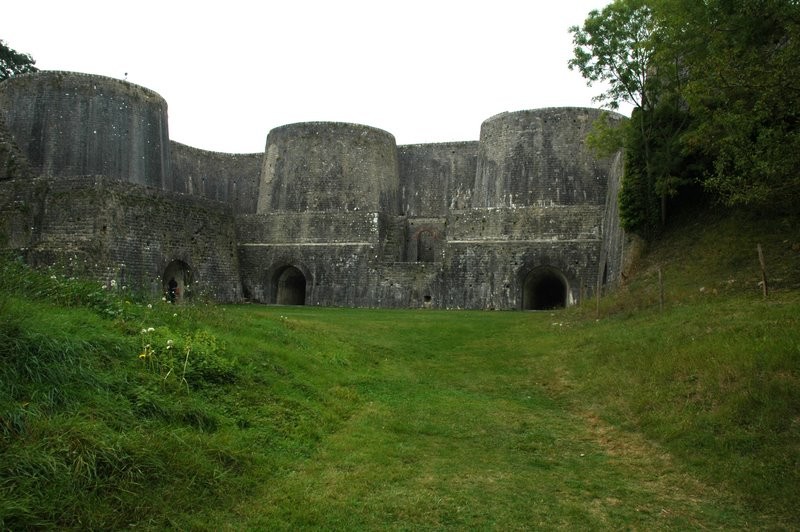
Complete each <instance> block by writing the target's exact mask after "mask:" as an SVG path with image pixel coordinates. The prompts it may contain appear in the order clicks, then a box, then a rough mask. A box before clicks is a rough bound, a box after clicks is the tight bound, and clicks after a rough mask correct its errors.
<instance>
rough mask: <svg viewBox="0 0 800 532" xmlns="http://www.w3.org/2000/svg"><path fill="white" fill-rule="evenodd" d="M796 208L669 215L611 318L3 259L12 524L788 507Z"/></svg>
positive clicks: (607, 308) (665, 514) (796, 348)
mask: <svg viewBox="0 0 800 532" xmlns="http://www.w3.org/2000/svg"><path fill="white" fill-rule="evenodd" d="M798 227H800V224H797V223H793V221H792V219H790V218H787V217H783V218H782V217H775V216H773V217H770V218H766V219H761V218H757V217H755V218H747V219H743V218H742V217H741V216H739V217H734V218H729V217H715V216H712V215H703V218H701V219H699V220H688V219H684V220H679V222H678V223H676V225H675V226H673V228H672V229H671V231H670V232H668V233H667V235H666V236H665V238H664V240H662V241H661V242H660V243H658V244H656V245H654V246H652V248H651V249H650V250H649V252H648V254H647V255H646V256H645V257H643V259H642V260H641V261H640V263H639V265H638V269H637V271H636V272H635V275H633V276H632V277H631V278H630V279H629V280H628V283H627V284H626V286H625V287H623V289H621V290H620V291H619V292H618V293H616V294H614V295H612V296H610V297H607V298H605V299H604V300H603V301H601V305H600V315H599V317H598V316H597V315H596V312H597V311H596V307H595V305H594V302H590V303H587V304H586V305H584V306H582V307H577V308H572V309H568V310H566V311H558V312H533V313H521V312H443V311H389V310H364V309H317V308H308V307H264V306H254V305H243V306H208V305H196V306H173V305H169V304H166V303H161V302H158V303H152V304H151V307H152V308H148V306H147V305H148V303H147V302H146V301H141V300H137V299H136V298H134V297H132V296H131V295H130V294H119V293H112V294H109V293H107V292H106V291H104V290H101V289H99V288H97V287H96V286H95V285H93V284H92V283H82V282H80V281H70V280H68V279H64V278H63V277H61V276H60V275H59V274H54V273H52V272H47V273H43V274H41V273H36V272H31V271H28V270H27V269H25V268H24V267H22V266H21V265H19V264H18V263H16V262H14V261H4V262H2V263H0V269H2V272H0V273H2V275H0V279H2V280H0V383H2V386H0V529H4V528H10V529H24V528H33V527H44V528H71V529H77V528H106V529H107V528H123V527H128V526H136V527H144V528H151V529H163V528H189V529H194V528H197V529H218V528H229V529H298V528H324V529H342V530H345V529H346V530H352V529H387V528H388V529H399V530H404V529H409V530H410V529H414V530H417V529H446V528H454V529H497V530H506V529H523V528H566V529H574V528H580V529H605V528H632V529H653V528H657V529H665V528H674V529H696V528H723V529H742V528H768V529H769V528H773V529H793V528H796V527H797V526H798V525H797V524H798V523H799V522H800V512H798V510H797V508H796V501H797V500H798V499H799V498H800V448H798V447H799V446H800V443H799V442H800V326H798V325H800V324H798V320H800V290H798V288H800V263H799V262H798V260H799V257H800V253H798V252H797V251H796V248H797V247H798V246H797V243H798V242H800V234H798ZM755 243H761V244H762V246H763V247H764V250H765V255H766V258H767V265H768V271H769V272H771V274H770V280H771V283H770V284H771V287H772V288H773V291H772V293H771V294H770V297H769V298H767V299H766V300H765V299H764V298H763V297H762V296H761V292H760V288H759V287H758V285H757V283H758V281H759V279H760V273H759V270H758V260H757V256H756V254H755ZM658 268H661V269H662V273H663V274H664V279H665V281H666V283H665V292H666V300H665V307H664V310H663V312H662V311H659V304H658V288H657V284H656V280H657V277H656V271H657V269H658ZM731 279H733V282H730V281H731ZM701 288H702V290H701ZM150 328H152V329H153V330H152V331H149V329H150ZM142 331H144V332H142ZM148 345H149V346H150V347H149V348H148V347H147V346H148ZM187 352H188V356H187Z"/></svg>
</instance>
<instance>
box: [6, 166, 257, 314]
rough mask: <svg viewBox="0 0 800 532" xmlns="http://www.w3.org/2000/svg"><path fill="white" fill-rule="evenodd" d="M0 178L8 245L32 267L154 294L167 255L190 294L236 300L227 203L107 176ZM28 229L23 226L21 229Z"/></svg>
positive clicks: (233, 242)
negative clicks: (179, 265)
mask: <svg viewBox="0 0 800 532" xmlns="http://www.w3.org/2000/svg"><path fill="white" fill-rule="evenodd" d="M22 185H23V184H22V183H20V181H19V180H14V181H6V182H0V202H2V203H0V214H2V219H4V220H6V221H8V220H11V224H12V225H13V229H12V231H11V233H12V235H14V236H13V238H12V241H11V242H10V245H9V246H8V247H11V248H15V249H20V250H21V251H22V252H23V253H24V254H25V255H26V256H27V257H28V259H29V261H30V262H31V263H33V264H36V265H46V264H52V263H58V265H59V266H62V267H67V268H68V269H70V270H74V271H76V272H81V273H84V274H86V275H89V276H92V277H94V278H96V279H98V281H100V282H103V283H109V282H110V281H111V280H115V281H116V282H117V284H118V286H123V285H124V286H129V287H131V288H133V289H136V290H142V291H144V292H147V293H150V294H152V295H154V296H160V295H161V293H162V275H163V272H164V270H165V269H166V267H167V265H168V264H169V263H170V262H172V261H173V260H181V261H183V262H185V263H186V264H188V265H189V267H190V268H191V271H192V277H193V279H194V280H195V281H196V283H195V285H194V286H192V292H193V293H194V294H195V295H205V296H208V297H210V298H213V299H215V300H218V301H239V300H241V285H240V281H239V267H238V256H237V253H236V240H235V239H236V233H235V229H234V224H233V213H232V212H231V210H230V208H228V207H227V206H225V205H223V204H220V203H217V202H211V201H208V200H204V199H202V198H195V197H192V196H188V195H184V194H174V193H165V192H163V191H160V190H157V189H153V188H148V187H131V186H130V185H127V184H125V183H123V182H120V181H118V180H115V179H111V178H108V177H102V176H98V177H71V178H58V179H46V178H39V179H36V180H33V181H27V182H25V183H24V186H22ZM28 228H30V229H28Z"/></svg>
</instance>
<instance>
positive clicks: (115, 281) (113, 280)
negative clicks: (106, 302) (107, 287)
mask: <svg viewBox="0 0 800 532" xmlns="http://www.w3.org/2000/svg"><path fill="white" fill-rule="evenodd" d="M116 287H117V280H116V279H111V288H116Z"/></svg>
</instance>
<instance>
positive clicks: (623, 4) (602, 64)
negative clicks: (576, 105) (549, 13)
mask: <svg viewBox="0 0 800 532" xmlns="http://www.w3.org/2000/svg"><path fill="white" fill-rule="evenodd" d="M656 22H657V19H656V17H655V14H654V11H653V9H652V7H651V5H650V2H647V1H645V0H615V1H613V2H612V3H611V4H609V5H607V6H606V7H605V8H603V9H602V10H601V11H598V10H593V11H591V12H590V13H589V16H588V17H587V18H586V20H585V21H584V23H583V26H582V27H579V26H573V27H571V28H570V30H569V31H570V32H571V33H572V34H573V43H574V45H575V47H574V50H573V55H574V56H573V58H572V59H571V60H570V61H569V63H568V66H569V68H570V69H577V70H578V71H579V72H580V73H581V75H583V77H584V78H586V80H587V83H588V84H589V85H592V84H594V83H598V82H599V83H603V84H605V85H606V86H607V88H606V89H605V90H604V91H603V92H602V93H601V94H599V95H598V96H596V97H595V98H594V100H595V101H597V102H599V103H601V104H602V105H604V106H607V107H609V108H611V109H618V108H619V105H620V104H621V103H628V104H631V105H632V106H633V107H634V111H633V113H632V116H631V121H630V122H628V123H627V125H626V126H622V127H623V128H625V129H627V130H626V131H623V132H621V133H617V134H615V135H614V136H616V138H618V139H621V141H622V147H625V148H626V169H625V176H624V178H623V184H622V194H621V198H620V201H621V206H620V207H621V210H622V213H623V225H624V226H625V227H626V228H628V229H634V230H639V231H641V232H645V233H650V232H653V231H654V230H655V228H657V227H658V226H659V225H663V223H664V222H665V220H666V205H667V198H668V197H669V196H671V195H673V194H675V193H676V190H677V185H678V184H679V182H680V181H679V180H678V179H676V178H675V177H674V172H673V167H674V163H675V159H676V158H675V156H674V151H675V138H676V136H677V134H676V132H677V130H678V129H677V128H678V127H679V125H676V124H675V123H674V122H675V121H676V120H675V118H677V119H678V120H677V121H678V122H681V121H682V119H683V117H682V116H681V113H680V112H678V111H679V108H678V107H677V106H675V105H674V102H673V101H672V99H671V98H667V97H666V95H667V94H668V92H669V91H668V87H669V86H670V85H671V84H672V83H673V81H674V77H675V70H674V68H672V65H671V64H670V63H665V65H664V66H662V65H661V64H660V63H659V61H658V59H659V57H658V50H659V48H658V46H657V45H658V32H657V29H658V26H657V23H656ZM659 108H660V109H659ZM665 110H669V111H670V112H665ZM666 118H669V119H668V120H667V119H666ZM631 128H636V131H632V130H631ZM598 135H599V136H608V130H607V129H606V130H605V131H604V130H603V129H602V128H601V129H600V131H599V133H598ZM595 142H596V143H598V144H607V142H605V141H598V140H597V139H595ZM654 195H655V196H654ZM653 197H655V198H657V199H656V205H659V207H657V208H655V210H654V209H653ZM659 198H660V199H659ZM626 213H627V216H625V214H626Z"/></svg>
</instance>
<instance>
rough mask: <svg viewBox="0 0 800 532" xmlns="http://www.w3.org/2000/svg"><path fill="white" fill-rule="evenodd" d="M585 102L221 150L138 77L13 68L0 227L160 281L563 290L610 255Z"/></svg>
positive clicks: (444, 298)
mask: <svg viewBox="0 0 800 532" xmlns="http://www.w3.org/2000/svg"><path fill="white" fill-rule="evenodd" d="M597 116H599V111H597V110H594V109H578V108H560V109H540V110H532V111H519V112H513V113H503V114H500V115H497V116H494V117H492V118H490V119H488V120H486V121H485V122H484V124H483V126H482V128H481V138H480V141H475V142H453V143H439V144H420V145H411V146H399V147H398V146H396V144H395V140H394V137H393V136H392V135H391V134H389V133H387V132H385V131H382V130H379V129H375V128H372V127H369V126H362V125H357V124H342V123H329V122H314V123H301V124H290V125H286V126H282V127H279V128H276V129H273V130H272V131H271V132H270V133H269V135H268V137H267V142H266V149H265V152H264V153H263V154H260V153H259V154H224V153H216V152H209V151H206V150H198V149H196V148H192V147H189V146H185V145H183V144H179V143H177V142H172V141H170V140H169V138H168V134H167V121H166V103H165V102H164V101H163V100H162V99H161V98H160V97H159V96H158V95H157V94H155V93H153V92H152V91H149V90H147V89H144V88H141V87H136V86H134V85H131V84H128V83H125V82H121V81H117V80H110V79H107V78H102V77H98V76H88V75H81V74H68V73H40V74H34V75H26V76H20V77H18V78H12V79H11V80H9V81H7V82H4V83H3V84H1V85H0V148H1V149H2V150H4V151H2V152H1V153H0V155H2V154H3V153H6V154H13V155H11V156H6V159H7V160H10V159H9V157H14V158H15V159H14V160H15V161H16V162H15V163H14V165H16V166H15V168H18V169H19V170H15V173H14V175H11V174H10V173H9V172H6V174H3V175H0V178H3V179H0V246H3V247H6V248H9V249H15V250H18V251H19V252H20V253H21V254H22V255H23V256H25V257H27V259H28V260H29V261H30V262H32V263H35V264H50V263H54V262H58V263H60V264H62V265H65V266H67V267H69V268H71V269H74V270H82V271H83V272H84V273H86V274H88V275H91V276H94V277H95V278H97V279H98V280H99V281H100V282H103V283H106V284H108V285H109V286H110V285H111V283H112V281H114V284H116V285H117V286H122V285H126V286H130V287H133V288H138V289H142V290H146V291H149V292H151V293H153V294H159V295H160V294H165V293H166V294H167V295H170V292H169V287H168V283H169V281H170V280H171V279H176V281H177V285H178V291H179V292H180V293H181V297H183V296H185V295H192V294H195V295H196V294H201V293H202V294H206V295H208V296H209V297H211V298H214V299H216V300H219V301H241V300H243V299H248V300H252V301H258V302H263V303H278V304H305V305H326V306H361V307H433V308H472V309H529V308H550V307H554V306H555V307H557V306H564V305H569V304H572V303H574V302H577V301H579V300H580V298H581V297H586V296H591V295H592V294H593V293H594V292H595V291H596V290H597V288H598V286H603V285H605V284H607V283H613V282H615V281H616V280H617V279H619V278H620V276H621V275H622V268H623V266H624V261H623V255H624V254H625V247H626V241H625V237H624V234H623V233H622V230H621V229H620V226H619V218H618V211H617V202H616V198H617V195H618V192H619V179H620V176H621V175H622V166H621V165H622V162H621V161H622V157H621V156H620V155H619V154H618V155H616V156H614V157H611V158H608V159H597V158H595V157H593V156H592V154H591V153H590V152H589V151H588V150H587V148H586V146H585V138H586V135H587V133H588V132H589V130H590V128H591V124H592V121H593V120H594V119H595V118H596V117H597ZM4 124H5V129H3V127H2V126H3V125H4ZM0 163H2V160H0Z"/></svg>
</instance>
